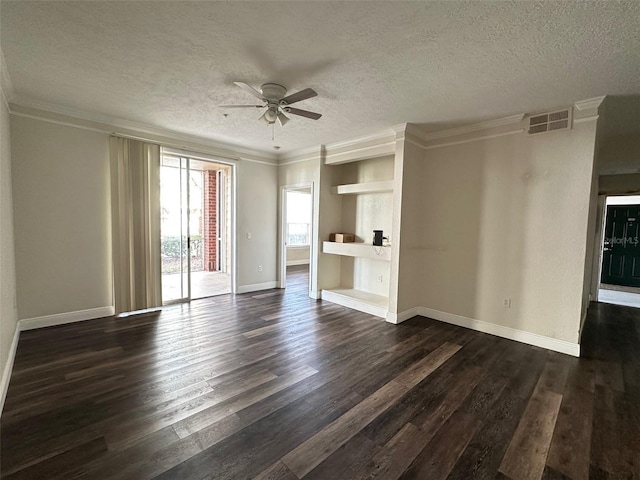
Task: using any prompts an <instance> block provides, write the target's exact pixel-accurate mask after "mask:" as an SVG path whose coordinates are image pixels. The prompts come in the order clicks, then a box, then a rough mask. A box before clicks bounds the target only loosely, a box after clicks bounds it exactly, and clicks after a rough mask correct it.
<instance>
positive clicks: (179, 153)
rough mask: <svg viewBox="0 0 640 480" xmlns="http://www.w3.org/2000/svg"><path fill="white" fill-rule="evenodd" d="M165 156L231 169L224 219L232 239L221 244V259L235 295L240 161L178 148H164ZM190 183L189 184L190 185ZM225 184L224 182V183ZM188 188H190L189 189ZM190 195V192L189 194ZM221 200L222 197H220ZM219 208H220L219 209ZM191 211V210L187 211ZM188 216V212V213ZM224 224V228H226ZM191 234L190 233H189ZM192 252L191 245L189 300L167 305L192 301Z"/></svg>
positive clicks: (162, 152)
mask: <svg viewBox="0 0 640 480" xmlns="http://www.w3.org/2000/svg"><path fill="white" fill-rule="evenodd" d="M163 155H171V156H174V157H180V158H186V159H187V165H188V166H189V162H190V160H198V161H201V162H210V163H217V164H220V165H224V166H225V167H229V169H230V176H231V178H230V179H229V182H230V185H229V187H230V195H229V203H230V205H229V213H230V215H229V217H230V218H226V213H225V215H224V219H225V221H226V222H229V225H228V226H229V236H230V238H229V239H228V241H227V242H221V243H225V246H224V248H223V249H224V255H225V256H224V258H223V257H222V255H221V256H220V259H221V263H222V262H224V263H225V266H226V267H227V270H228V271H229V274H230V277H231V294H232V295H235V294H236V293H237V291H238V277H237V267H238V259H237V258H238V257H237V251H238V243H237V241H238V239H237V234H236V225H237V223H236V199H237V194H236V191H237V183H238V161H237V160H236V159H230V158H225V157H219V156H217V155H209V154H206V153H199V152H193V151H190V150H183V149H178V148H171V147H162V149H161V152H160V158H162V156H163ZM188 171H190V168H188ZM187 178H188V177H187ZM188 183H189V182H187V184H188ZM222 183H223V184H224V182H222ZM187 188H188V187H187ZM225 190H226V186H225ZM187 194H188V192H187ZM217 194H218V195H220V192H218V193H217ZM223 195H226V192H223ZM219 198H220V197H219ZM217 203H218V205H219V204H220V202H217ZM218 208H219V207H218ZM187 210H189V209H187ZM187 214H188V212H187ZM217 217H218V218H217V219H216V221H219V216H217ZM188 221H189V218H187V222H188ZM222 223H223V225H222V226H223V228H224V227H226V226H225V225H224V222H222ZM217 233H218V234H219V233H220V230H219V229H218V232H217ZM189 234H190V232H189ZM226 245H230V246H231V265H226V255H227V252H226V248H227V246H226ZM220 253H222V251H220ZM190 263H191V252H190V245H189V297H188V298H187V299H181V300H179V301H172V302H167V303H165V305H170V304H172V303H185V302H189V301H190V299H191V265H190Z"/></svg>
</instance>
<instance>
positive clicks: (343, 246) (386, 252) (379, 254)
mask: <svg viewBox="0 0 640 480" xmlns="http://www.w3.org/2000/svg"><path fill="white" fill-rule="evenodd" d="M322 252H323V253H330V254H332V255H344V256H347V257H357V258H371V259H373V260H383V261H386V262H390V261H391V247H390V246H383V247H374V246H373V245H371V244H370V243H359V242H358V243H356V242H351V243H338V242H323V243H322Z"/></svg>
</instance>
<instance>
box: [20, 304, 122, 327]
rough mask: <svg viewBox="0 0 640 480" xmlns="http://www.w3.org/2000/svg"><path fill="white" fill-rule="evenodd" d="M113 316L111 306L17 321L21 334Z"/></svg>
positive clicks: (113, 311) (113, 310) (113, 312)
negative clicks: (26, 331) (37, 329)
mask: <svg viewBox="0 0 640 480" xmlns="http://www.w3.org/2000/svg"><path fill="white" fill-rule="evenodd" d="M114 314H115V309H114V307H113V306H109V307H99V308H90V309H88V310H78V311H76V312H67V313H56V314H54V315H45V316H43V317H34V318H23V319H22V320H18V326H19V328H20V331H21V332H24V331H25V330H33V329H34V328H44V327H52V326H55V325H65V324H67V323H74V322H82V321H83V320H92V319H94V318H102V317H112V316H113V315H114Z"/></svg>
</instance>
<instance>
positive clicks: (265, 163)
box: [238, 156, 280, 167]
mask: <svg viewBox="0 0 640 480" xmlns="http://www.w3.org/2000/svg"><path fill="white" fill-rule="evenodd" d="M238 159H239V160H242V161H243V162H252V163H260V164H262V165H269V166H270V167H279V166H280V165H279V164H277V163H271V162H265V161H264V160H255V159H253V158H247V157H242V156H240V157H238Z"/></svg>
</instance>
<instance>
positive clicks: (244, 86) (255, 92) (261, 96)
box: [233, 82, 267, 102]
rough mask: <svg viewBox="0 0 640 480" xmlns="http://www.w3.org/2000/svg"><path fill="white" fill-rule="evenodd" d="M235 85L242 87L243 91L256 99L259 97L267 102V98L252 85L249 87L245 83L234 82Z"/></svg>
mask: <svg viewBox="0 0 640 480" xmlns="http://www.w3.org/2000/svg"><path fill="white" fill-rule="evenodd" d="M233 83H235V85H236V86H237V87H240V88H241V89H243V90H244V91H245V92H249V93H250V94H251V95H253V96H254V97H258V98H259V99H260V100H264V101H265V102H266V101H267V99H266V98H264V96H263V95H262V94H261V93H260V92H259V91H258V90H256V89H255V88H253V87H252V86H251V85H247V84H246V83H244V82H233Z"/></svg>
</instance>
